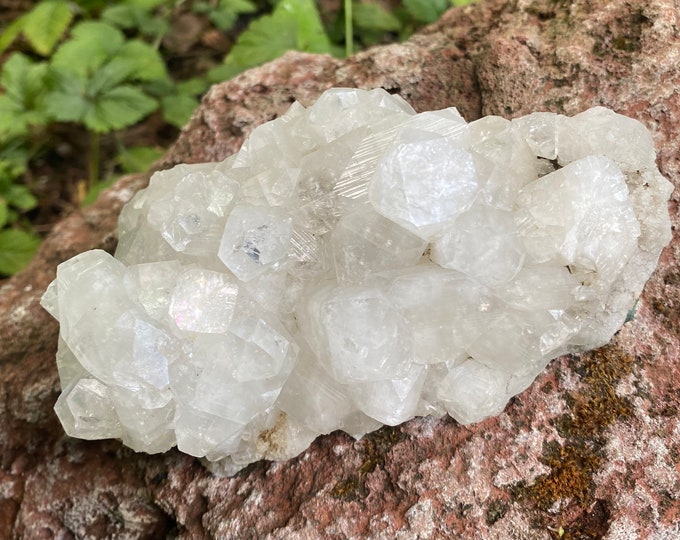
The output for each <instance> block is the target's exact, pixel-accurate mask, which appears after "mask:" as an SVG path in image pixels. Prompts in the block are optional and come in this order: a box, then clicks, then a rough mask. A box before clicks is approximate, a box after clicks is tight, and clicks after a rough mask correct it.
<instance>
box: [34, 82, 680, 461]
mask: <svg viewBox="0 0 680 540" xmlns="http://www.w3.org/2000/svg"><path fill="white" fill-rule="evenodd" d="M654 157H655V156H654V147H653V143H652V138H651V135H650V134H649V132H648V131H647V130H646V129H645V128H644V126H643V125H642V124H640V123H639V122H637V121H635V120H632V119H630V118H626V117H623V116H621V115H618V114H616V113H614V112H612V111H609V110H607V109H604V108H602V107H596V108H593V109H590V110H588V111H585V112H583V113H581V114H578V115H576V116H574V117H573V118H568V117H565V116H561V115H556V114H552V113H547V112H537V113H533V114H530V115H528V116H525V117H522V118H516V119H514V120H512V121H509V120H505V119H503V118H499V117H495V116H489V117H485V118H481V119H479V120H476V121H474V122H472V123H470V124H468V123H467V122H466V121H465V120H464V119H463V118H462V117H461V115H460V114H459V113H458V111H457V110H456V109H454V108H448V109H444V110H441V111H431V112H425V113H420V114H416V113H415V111H414V110H413V109H412V108H411V107H410V106H409V105H408V104H407V103H406V102H405V101H404V100H403V99H401V98H399V97H398V96H391V95H389V94H388V93H387V92H385V91H384V90H381V89H376V90H371V91H363V90H355V89H347V88H343V89H332V90H329V91H328V92H326V93H324V94H323V96H321V97H320V98H319V100H318V101H317V102H316V103H315V104H314V105H312V106H311V107H310V108H308V109H306V108H305V107H303V106H302V105H300V104H298V103H295V104H294V105H293V106H292V107H291V108H290V110H289V111H288V112H287V113H286V114H285V115H283V116H281V117H279V118H277V119H276V120H273V121H272V122H267V123H265V124H263V125H261V126H259V127H258V128H256V129H255V130H253V132H252V133H251V135H250V137H249V138H248V140H247V141H246V142H245V143H244V144H243V147H242V148H241V150H240V151H239V152H238V153H237V154H236V155H234V156H231V157H230V158H228V159H226V160H225V161H223V162H222V163H217V164H215V163H208V164H199V165H179V166H177V167H175V168H173V169H171V170H168V171H162V172H159V173H156V174H155V175H154V176H153V177H152V179H151V181H150V184H149V187H148V188H147V189H145V190H142V191H140V192H139V193H138V194H137V195H135V196H134V197H133V199H132V200H131V201H130V202H129V203H128V204H127V205H126V206H125V207H124V208H123V210H122V212H121V216H120V219H119V244H118V248H117V250H116V254H115V257H112V256H111V255H109V254H108V253H106V252H104V251H100V250H95V251H91V252H87V253H82V254H80V255H78V256H76V257H74V258H73V259H71V260H69V261H66V262H65V263H62V264H61V265H59V268H58V270H57V278H56V280H55V281H54V282H53V283H52V284H51V285H50V286H49V288H48V289H47V291H46V292H45V295H44V297H43V299H42V305H43V306H44V307H45V309H46V310H47V311H48V312H49V313H50V314H52V315H53V316H54V317H55V318H57V319H59V321H60V323H61V330H60V337H59V345H58V352H57V366H58V369H59V377H60V382H61V385H62V389H63V392H62V394H61V396H60V397H59V399H58V400H57V403H56V405H55V410H56V412H57V415H58V416H59V419H60V420H61V422H62V424H63V426H64V429H65V431H66V432H67V433H68V434H69V435H72V436H76V437H82V438H86V439H98V438H106V437H116V438H120V439H122V441H123V442H124V443H125V444H126V445H128V446H130V447H131V448H133V449H135V450H138V451H146V452H164V451H166V450H168V449H169V448H171V447H172V446H175V445H176V446H177V447H178V448H179V449H180V450H181V451H183V452H186V453H188V454H191V455H193V456H197V457H201V458H205V459H206V460H207V461H208V462H210V464H209V466H210V468H211V470H213V471H215V472H217V473H220V474H233V473H235V472H237V471H238V470H239V469H241V468H242V467H244V466H246V465H247V464H248V463H252V462H253V461H256V460H258V459H287V458H289V457H292V456H295V455H297V454H298V453H299V452H301V451H303V450H304V449H305V448H306V447H307V446H308V445H309V444H310V443H311V441H312V440H313V439H314V438H315V437H316V436H317V435H318V434H321V433H329V432H331V431H333V430H336V429H343V430H345V431H346V432H347V433H349V434H350V435H352V436H354V437H361V436H363V435H364V434H365V433H367V432H369V431H372V430H374V429H377V428H378V427H380V426H381V425H383V424H389V425H397V424H399V423H401V422H405V421H407V420H408V419H410V418H412V417H413V416H415V415H424V414H432V415H435V416H441V415H443V414H446V413H448V414H450V415H451V416H453V417H454V418H455V419H456V420H458V421H459V422H464V423H468V422H477V421H480V420H482V419H484V418H486V417H488V416H490V415H495V414H498V413H500V412H501V411H502V410H503V408H504V407H505V405H506V404H507V402H508V400H509V399H510V398H511V397H512V396H513V395H516V394H517V393H519V392H521V391H523V390H524V389H525V388H526V387H527V386H529V385H530V384H531V382H532V381H533V379H534V378H535V377H536V376H537V375H538V374H539V373H540V372H541V370H543V369H544V368H545V366H546V365H547V363H548V362H549V361H550V360H551V359H552V358H554V357H556V356H558V355H561V354H565V353H570V352H579V351H583V350H586V349H590V348H594V347H598V346H600V345H603V344H605V343H606V342H607V341H609V340H610V339H611V337H612V336H613V334H614V333H615V332H616V331H617V330H618V329H619V328H620V326H621V325H622V324H623V322H624V320H625V318H626V315H627V313H628V311H629V310H630V308H631V307H632V306H633V305H634V303H635V301H636V298H637V296H638V295H639V294H640V291H641V290H642V287H643V286H644V284H645V281H646V280H647V279H648V277H649V275H650V274H651V272H652V271H653V270H654V267H655V265H656V262H657V259H658V257H659V254H660V252H661V250H662V249H663V247H664V246H665V245H666V244H667V243H668V241H669V240H670V220H669V217H668V213H667V202H668V197H669V196H670V193H671V191H672V186H671V184H670V183H669V182H668V181H666V180H665V179H664V178H663V176H661V174H660V173H659V171H658V170H657V169H656V166H655V163H654Z"/></svg>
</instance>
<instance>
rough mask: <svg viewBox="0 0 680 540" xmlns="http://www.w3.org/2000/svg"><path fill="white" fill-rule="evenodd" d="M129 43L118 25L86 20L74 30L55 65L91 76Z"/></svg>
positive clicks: (59, 53) (54, 58) (55, 56)
mask: <svg viewBox="0 0 680 540" xmlns="http://www.w3.org/2000/svg"><path fill="white" fill-rule="evenodd" d="M123 43H125V36H124V35H123V33H122V32H121V31H120V30H118V28H116V27H114V26H111V25H110V24H107V23H104V22H95V21H85V22H81V23H79V24H77V25H76V26H75V27H74V28H73V30H72V31H71V39H69V40H68V41H67V42H65V43H62V44H61V45H60V46H59V48H58V49H57V50H56V51H55V53H54V55H53V56H52V62H51V64H52V65H53V66H55V67H58V68H64V69H68V70H71V71H73V72H75V73H78V74H79V75H82V76H87V75H89V74H91V73H93V72H94V71H95V70H96V69H98V68H99V67H100V66H101V65H102V64H103V63H104V62H105V61H106V60H108V59H109V58H111V57H113V55H115V54H116V53H117V52H118V51H119V50H120V48H121V47H122V46H123Z"/></svg>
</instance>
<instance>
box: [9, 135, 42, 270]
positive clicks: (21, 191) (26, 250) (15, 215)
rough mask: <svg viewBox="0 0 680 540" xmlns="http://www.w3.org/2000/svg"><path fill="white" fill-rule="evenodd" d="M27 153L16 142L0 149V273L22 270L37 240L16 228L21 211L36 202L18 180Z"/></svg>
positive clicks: (37, 243)
mask: <svg viewBox="0 0 680 540" xmlns="http://www.w3.org/2000/svg"><path fill="white" fill-rule="evenodd" d="M26 163H27V153H26V151H25V150H24V149H23V148H21V147H20V146H19V145H18V144H17V143H13V144H8V145H5V146H4V148H3V149H2V150H0V274H4V275H11V274H14V273H16V272H18V271H19V270H21V269H22V268H23V267H24V266H25V265H26V264H28V262H29V261H30V260H31V258H32V257H33V254H34V253H35V250H36V249H37V248H38V245H39V244H40V239H39V238H38V237H37V236H36V235H35V234H33V233H32V232H29V231H26V230H22V229H20V228H19V227H18V221H19V218H20V215H21V213H23V212H26V211H28V210H32V209H33V208H35V207H36V206H37V203H38V201H37V200H36V198H35V197H34V196H33V194H32V193H31V192H30V190H29V189H28V188H27V187H26V186H24V185H21V184H19V183H17V180H18V179H19V178H20V177H21V175H22V174H23V173H24V172H25V170H26Z"/></svg>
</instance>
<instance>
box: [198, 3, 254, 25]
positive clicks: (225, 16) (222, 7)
mask: <svg viewBox="0 0 680 540" xmlns="http://www.w3.org/2000/svg"><path fill="white" fill-rule="evenodd" d="M205 4H207V3H205ZM205 8H207V9H205ZM201 9H204V11H203V13H207V14H208V18H209V19H210V21H211V22H212V23H213V24H214V25H215V26H216V27H217V28H219V29H220V30H231V29H232V28H233V27H234V24H235V23H236V20H237V19H238V18H239V16H240V15H242V14H244V13H253V12H255V11H256V10H257V6H256V5H255V4H254V3H253V2H251V1H250V0H220V2H219V4H218V5H217V8H214V7H212V6H210V5H209V4H208V5H206V6H200V5H199V6H198V8H197V10H196V11H197V12H199V11H201Z"/></svg>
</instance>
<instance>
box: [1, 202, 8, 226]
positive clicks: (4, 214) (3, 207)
mask: <svg viewBox="0 0 680 540" xmlns="http://www.w3.org/2000/svg"><path fill="white" fill-rule="evenodd" d="M8 218H9V215H8V212H7V201H6V200H5V199H3V198H2V197H0V229H2V228H4V227H5V225H7V220H8Z"/></svg>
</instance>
